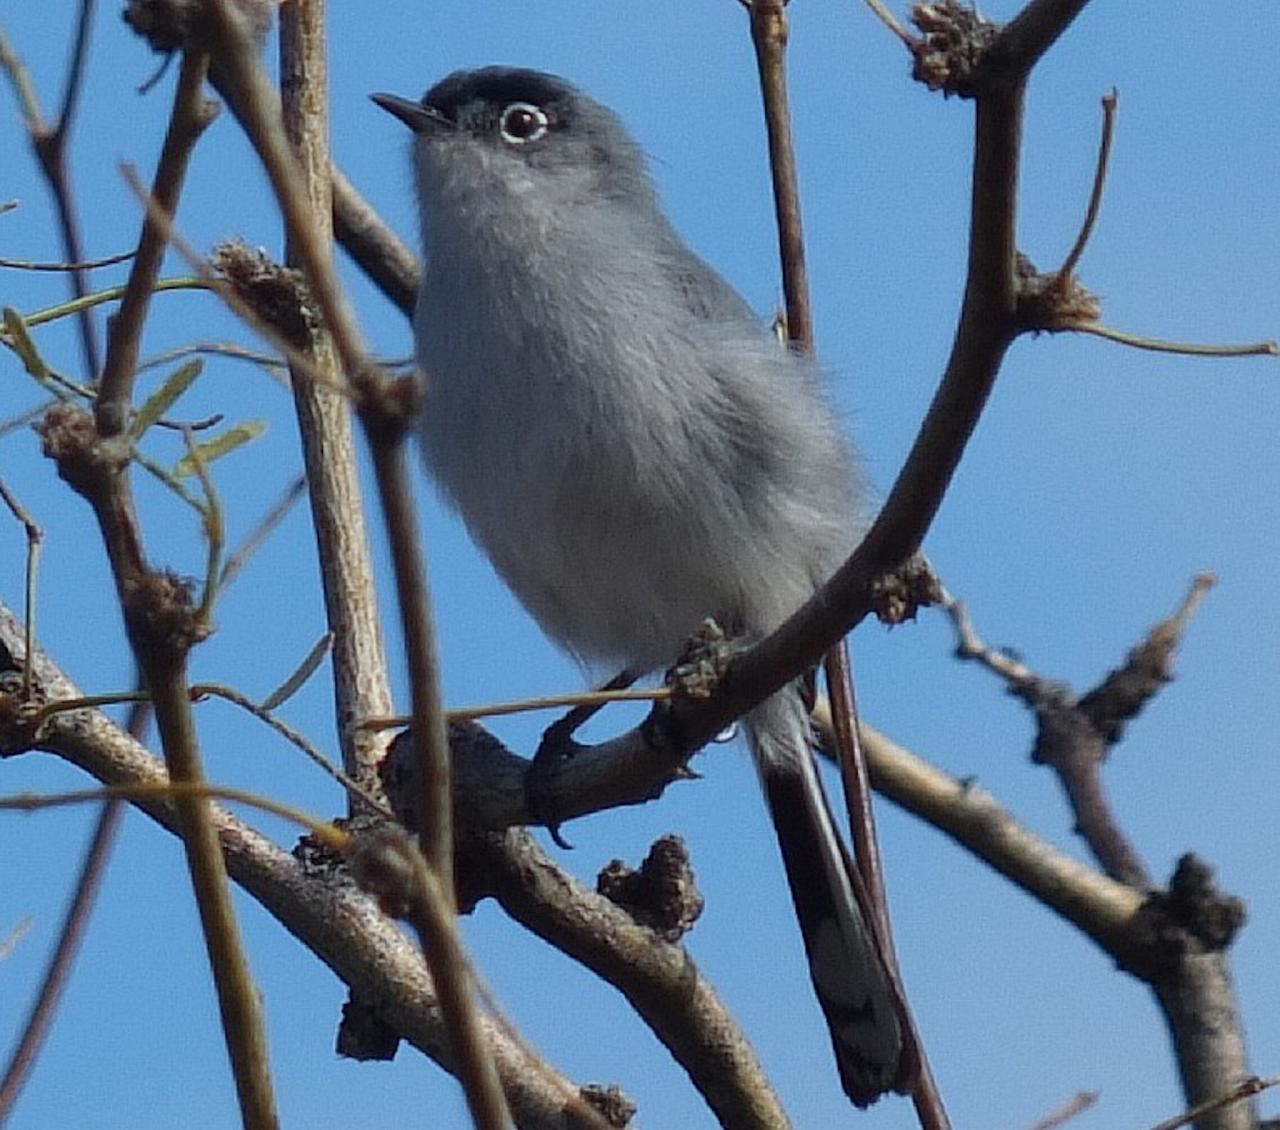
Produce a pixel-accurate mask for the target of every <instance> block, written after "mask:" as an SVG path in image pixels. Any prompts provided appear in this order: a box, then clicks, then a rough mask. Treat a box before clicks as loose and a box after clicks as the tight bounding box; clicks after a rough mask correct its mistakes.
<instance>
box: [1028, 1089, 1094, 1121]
mask: <svg viewBox="0 0 1280 1130" xmlns="http://www.w3.org/2000/svg"><path fill="white" fill-rule="evenodd" d="M1097 1101H1098V1092H1097V1091H1081V1092H1080V1093H1079V1094H1078V1095H1076V1096H1075V1098H1073V1099H1071V1100H1070V1101H1069V1102H1066V1103H1064V1104H1063V1105H1062V1106H1060V1107H1059V1108H1058V1109H1057V1110H1055V1111H1053V1112H1051V1113H1050V1114H1047V1115H1045V1116H1044V1118H1042V1119H1040V1121H1039V1122H1037V1123H1036V1124H1035V1125H1034V1126H1032V1127H1030V1128H1029V1130H1058V1127H1059V1126H1063V1125H1065V1124H1066V1123H1068V1122H1070V1121H1071V1120H1072V1119H1073V1118H1075V1116H1076V1115H1077V1114H1083V1113H1084V1112H1085V1111H1086V1110H1088V1109H1089V1108H1090V1107H1091V1106H1093V1105H1094V1104H1095V1103H1096V1102H1097Z"/></svg>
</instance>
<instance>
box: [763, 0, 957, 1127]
mask: <svg viewBox="0 0 1280 1130" xmlns="http://www.w3.org/2000/svg"><path fill="white" fill-rule="evenodd" d="M748 11H749V13H750V17H751V41H752V44H753V45H754V47H755V52H756V63H757V68H758V70H759V74H760V89H761V93H762V95H763V99H764V115H765V127H766V132H767V135H768V140H769V168H770V172H771V174H772V180H773V198H774V208H775V212H776V217H777V224H778V253H779V258H780V260H781V266H782V289H783V294H784V295H785V297H786V311H787V336H788V339H789V341H790V343H791V345H792V347H793V348H797V349H800V350H802V351H804V352H807V353H812V352H813V349H814V342H813V317H812V312H811V310H810V298H809V280H808V271H807V269H806V266H805V247H804V231H803V227H802V223H801V213H800V188H799V178H798V175H797V173H796V162H795V150H794V147H793V145H792V138H791V112H790V109H789V107H788V103H787V82H786V46H787V36H788V28H787V17H786V9H785V3H784V0H751V3H750V4H748ZM824 666H825V669H826V676H827V684H828V686H829V687H830V688H831V701H832V705H833V708H834V715H835V718H836V720H837V725H836V727H835V738H836V741H835V749H836V750H837V751H838V754H839V764H840V768H841V773H842V776H843V780H844V794H845V806H846V811H847V813H848V819H849V828H850V832H851V835H852V839H853V847H854V859H855V860H856V861H857V865H858V869H859V872H860V873H861V875H862V879H863V883H864V885H865V888H866V892H867V899H868V902H869V904H870V905H869V907H868V911H869V916H870V918H871V919H872V927H873V930H874V931H875V934H876V937H877V941H878V943H879V947H880V949H881V951H882V953H883V956H884V960H885V964H886V966H887V968H888V969H889V971H890V975H891V977H892V978H893V980H894V982H895V986H894V987H895V990H896V993H897V997H898V1000H899V1002H900V1005H899V1007H900V1010H901V1013H902V1028H903V1032H904V1046H903V1048H902V1051H901V1067H900V1068H899V1070H898V1072H897V1078H898V1079H899V1080H901V1082H900V1083H899V1089H901V1090H909V1091H910V1093H911V1096H912V1101H913V1102H914V1104H915V1107H916V1112H917V1116H918V1117H919V1119H920V1124H921V1126H922V1127H924V1130H947V1128H948V1127H949V1126H950V1121H949V1119H948V1118H947V1113H946V1108H945V1107H944V1106H943V1103H942V1096H941V1094H940V1093H939V1091H938V1088H937V1083H936V1081H935V1080H934V1077H933V1072H932V1071H931V1069H930V1067H929V1061H928V1057H927V1055H926V1054H925V1050H924V1045H923V1042H922V1041H921V1039H920V1035H919V1031H918V1029H917V1027H916V1024H915V1020H914V1017H913V1016H912V1014H911V1008H910V1004H909V1001H908V997H907V992H906V988H905V986H904V985H903V983H902V976H901V973H900V972H899V968H898V962H897V957H896V955H895V953H894V946H893V927H892V922H891V920H890V915H889V901H888V896H887V895H886V893H885V886H884V868H883V865H882V864H881V861H880V845H879V842H878V840H877V837H876V826H875V813H874V810H873V808H872V804H871V784H870V778H869V776H868V773H867V765H866V760H865V757H864V756H863V752H862V747H861V745H860V744H859V742H858V738H857V706H856V703H855V700H854V689H853V674H852V671H851V669H850V664H849V655H848V651H847V650H846V647H845V643H844V641H843V640H841V641H840V642H838V643H837V644H836V645H835V646H833V647H832V648H830V649H829V650H828V651H827V653H826V656H825V660H824Z"/></svg>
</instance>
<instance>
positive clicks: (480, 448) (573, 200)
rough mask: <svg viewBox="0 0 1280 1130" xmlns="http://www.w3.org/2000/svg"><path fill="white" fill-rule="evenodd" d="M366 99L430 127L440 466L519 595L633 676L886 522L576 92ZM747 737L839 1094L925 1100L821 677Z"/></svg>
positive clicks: (419, 330)
mask: <svg viewBox="0 0 1280 1130" xmlns="http://www.w3.org/2000/svg"><path fill="white" fill-rule="evenodd" d="M372 98H373V100H374V101H375V102H376V103H377V104H378V105H379V106H381V107H382V108H384V109H385V110H387V111H389V112H390V113H392V114H393V115H395V116H396V117H397V118H399V119H400V120H401V121H402V122H404V123H405V124H406V125H408V126H409V128H410V129H411V130H412V131H413V134H414V139H413V145H412V161H411V164H412V172H413V179H414V184H415V188H416V193H417V200H418V210H419V218H420V224H421V237H422V246H423V256H424V266H423V273H422V280H421V285H420V288H419V292H418V298H417V304H416V307H415V313H414V331H415V344H416V355H417V362H418V366H419V368H420V369H421V371H422V373H423V376H424V378H425V383H426V396H425V408H424V411H423V414H422V419H421V425H420V436H421V446H422V450H423V457H424V460H425V464H426V467H427V470H428V472H429V474H430V476H431V477H432V478H433V479H434V481H435V483H436V485H437V487H438V488H439V490H440V492H441V493H442V495H443V497H444V499H445V500H446V502H447V503H448V504H449V505H450V506H452V508H454V509H455V510H456V511H457V513H458V514H459V515H460V516H461V518H462V521H463V522H464V523H465V525H466V527H467V529H468V531H469V533H470V535H471V537H472V538H473V539H474V541H475V542H476V543H477V544H478V545H479V547H480V548H481V549H482V550H483V552H484V553H485V554H486V555H487V556H488V558H489V560H490V561H491V562H492V564H493V565H494V567H495V569H496V570H497V572H498V574H499V575H500V576H501V577H502V579H503V580H504V581H505V583H506V584H507V585H508V586H509V587H510V589H511V590H512V592H513V593H514V594H515V595H516V597H517V598H518V599H519V601H520V602H521V604H522V605H523V606H524V608H525V609H526V610H527V611H528V612H529V614H530V615H531V616H532V617H533V619H534V620H535V621H536V622H537V623H538V625H539V626H540V627H541V629H542V630H543V632H545V634H546V635H547V636H548V637H549V638H550V639H551V640H553V641H555V642H556V643H557V644H559V645H560V646H561V647H563V648H564V649H565V650H566V651H568V652H569V653H570V654H572V655H573V656H575V657H576V658H577V659H579V660H580V661H582V662H583V663H584V664H587V665H600V666H606V667H610V668H611V669H612V670H625V671H628V672H632V673H639V672H648V671H653V670H658V669H661V668H662V667H664V666H666V665H669V664H670V663H671V662H672V661H673V660H674V659H675V658H676V656H677V655H678V654H679V653H680V651H681V648H682V646H683V644H684V642H685V641H686V640H687V639H688V638H689V637H690V636H691V635H692V634H693V632H694V631H695V629H697V627H698V626H699V625H700V624H701V623H702V622H703V621H704V620H705V619H707V618H711V619H713V620H714V621H715V622H716V623H717V624H718V625H719V626H720V627H721V628H722V629H724V631H725V632H726V633H728V634H729V635H730V636H731V637H734V638H737V639H741V640H744V641H747V642H750V641H752V640H756V639H759V638H762V637H764V636H765V635H767V634H768V633H769V632H771V631H772V630H773V629H775V628H776V627H778V626H779V625H780V624H781V623H782V622H783V621H784V620H785V619H786V618H787V617H788V616H789V615H790V614H791V613H792V612H794V611H795V610H796V609H797V608H799V607H800V605H801V604H803V603H804V602H805V600H806V599H808V598H809V597H810V596H811V595H812V594H813V593H814V592H815V591H816V589H817V588H818V587H819V586H820V585H821V584H822V583H823V582H824V581H825V580H827V578H828V577H829V576H830V575H831V574H832V573H833V572H835V570H836V568H837V567H838V566H839V565H840V564H841V563H842V562H843V561H844V560H845V558H846V557H847V556H848V554H849V553H850V552H851V551H852V549H853V547H854V546H855V544H856V542H857V540H858V537H859V534H860V531H861V529H862V528H863V526H864V524H865V521H864V517H863V515H862V512H861V508H862V507H863V506H864V505H865V496H866V490H865V486H864V484H863V480H862V477H861V473H860V471H859V468H858V464H857V461H856V459H855V457H854V454H853V451H852V449H851V447H850V444H849V443H848V441H847V440H846V438H845V437H844V435H843V432H842V429H841V427H840V425H839V422H838V420H837V418H836V415H835V413H834V411H833V409H832V407H831V405H830V403H829V400H828V398H827V393H826V391H825V388H824V378H823V374H822V373H821V371H820V369H819V368H818V366H817V364H816V363H815V362H814V361H813V360H812V359H811V358H810V357H808V356H807V355H805V354H804V353H802V352H800V351H798V350H796V349H794V348H788V347H787V346H785V345H784V344H782V343H781V342H780V341H779V340H778V338H777V336H776V335H775V334H773V333H771V332H770V330H769V329H768V328H766V326H765V325H764V324H763V323H762V321H761V320H760V319H759V318H758V317H757V316H756V314H755V313H754V312H753V311H752V310H751V308H750V307H749V306H748V304H747V303H746V302H745V301H744V300H743V299H742V298H741V297H740V296H739V295H738V293H737V292H736V291H735V290H734V289H733V288H732V287H731V286H730V285H729V283H727V282H726V281H725V280H724V279H723V278H722V277H721V276H720V275H719V274H718V273H717V272H716V271H715V270H714V269H713V268H712V267H711V266H709V265H708V264H707V263H706V262H704V261H703V260H702V259H701V258H700V257H699V256H698V255H697V254H695V253H694V252H693V251H692V250H691V249H690V248H689V247H688V246H687V245H686V244H685V242H684V241H683V240H682V239H681V237H680V236H679V234H678V233H677V232H676V230H675V229H674V227H673V226H672V224H671V223H670V221H669V220H668V218H667V216H666V213H665V212H664V210H663V208H662V205H661V202H660V201H659V198H658V195H657V192H656V189H655V186H654V184H653V181H652V179H651V176H650V173H649V171H648V166H647V162H646V159H645V156H644V153H643V151H642V149H641V148H640V146H639V145H638V143H637V142H636V141H635V140H634V139H633V138H632V136H631V134H630V133H629V132H628V130H627V128H626V126H625V125H624V124H623V122H622V121H621V119H620V118H619V117H618V116H617V115H616V114H615V113H614V112H613V111H612V110H610V109H609V108H608V107H606V106H604V105H603V104H601V103H600V102H597V101H596V100H595V99H593V98H592V97H590V96H589V95H588V94H586V93H584V92H583V91H582V90H580V89H578V88H577V87H576V86H574V85H573V84H572V83H570V82H569V81H567V80H565V79H563V78H560V77H558V76H555V75H551V74H546V73H544V72H540V71H535V70H529V69H525V68H517V67H505V66H490V67H483V68H480V69H474V70H462V71H456V72H454V73H452V74H450V75H448V76H446V77H445V78H443V79H442V80H440V81H439V82H437V83H436V84H435V85H433V86H432V87H431V88H430V89H429V90H427V92H426V93H425V94H424V95H423V96H422V98H421V99H420V100H418V101H413V100H410V99H406V98H402V97H399V96H396V95H392V94H375V95H372ZM743 722H744V728H745V731H746V736H747V744H748V746H749V748H750V750H751V753H752V756H753V760H754V763H755V766H756V770H757V775H758V778H759V781H760V784H761V788H762V791H763V794H764V799H765V803H766V808H767V810H768V813H769V815H770V817H771V819H772V824H773V828H774V831H775V833H776V836H777V840H778V844H779V847H780V849H781V854H782V861H783V865H784V870H785V873H786V876H787V881H788V884H789V887H790V892H791V898H792V903H793V905H794V908H795V912H796V916H797V919H798V922H799V926H800V932H801V936H802V939H803V943H804V949H805V953H806V955H807V959H808V965H809V972H810V976H811V980H812V983H813V988H814V991H815V994H816V996H817V1000H818V1003H819V1005H820V1007H821V1010H822V1013H823V1015H824V1017H825V1019H826V1023H827V1026H828V1029H829V1031H830V1036H831V1043H832V1047H833V1050H834V1053H835V1061H836V1066H837V1071H838V1074H839V1077H840V1080H841V1083H842V1086H843V1089H844V1091H845V1093H846V1094H847V1095H848V1097H849V1098H850V1100H851V1101H852V1102H853V1103H855V1104H856V1105H858V1106H866V1105H868V1104H870V1103H871V1102H874V1101H875V1100H876V1099H877V1098H878V1097H879V1096H880V1095H881V1094H883V1093H886V1092H889V1091H894V1090H896V1091H899V1092H904V1093H905V1092H906V1091H907V1090H909V1089H910V1087H911V1085H912V1080H911V1075H912V1066H911V1056H910V1052H909V1050H908V1048H909V1041H908V1038H907V1026H906V1020H905V1016H904V1013H903V1008H902V1005H901V998H900V996H899V995H898V990H897V989H896V987H895V983H894V981H893V979H892V977H891V975H890V973H889V970H888V967H887V963H886V960H885V957H884V955H883V953H882V950H881V947H880V945H879V944H878V941H877V937H876V934H875V932H874V928H873V926H872V922H871V912H870V910H869V909H868V907H867V904H866V897H865V894H864V893H863V891H862V886H861V882H860V879H859V876H858V874H857V871H856V868H855V866H854V865H853V863H852V861H851V859H850V856H849V853H848V851H847V849H846V848H845V846H844V843H843V841H842V840H841V838H840V835H839V833H838V831H837V828H836V823H835V820H834V818H833V816H832V811H831V806H830V804H829V802H828V800H827V798H826V796H825V793H824V791H823V788H822V785H821V782H820V780H819V777H818V773H817V768H816V765H815V761H814V746H815V738H814V734H813V730H812V727H811V723H810V720H809V712H808V707H807V705H806V699H805V695H804V692H803V688H802V687H801V685H800V683H799V681H797V682H795V683H792V684H790V685H788V686H786V687H784V688H783V689H782V690H779V691H777V692H775V693H774V694H773V695H771V696H770V697H769V698H767V699H765V700H764V701H763V702H762V703H760V704H759V705H758V706H756V707H755V708H753V709H752V710H750V711H749V712H748V713H747V714H746V715H745V717H744V719H743Z"/></svg>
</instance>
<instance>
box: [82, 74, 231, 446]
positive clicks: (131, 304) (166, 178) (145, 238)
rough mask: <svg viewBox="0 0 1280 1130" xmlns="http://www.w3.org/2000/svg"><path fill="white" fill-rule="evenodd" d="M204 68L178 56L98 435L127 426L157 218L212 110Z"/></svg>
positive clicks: (151, 280) (174, 196)
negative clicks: (169, 108)
mask: <svg viewBox="0 0 1280 1130" xmlns="http://www.w3.org/2000/svg"><path fill="white" fill-rule="evenodd" d="M207 68H208V57H207V56H205V55H198V54H194V55H193V54H188V55H184V56H183V57H182V69H181V71H180V73H179V76H178V88H177V91H176V92H175V94H174V99H173V111H172V113H171V114H170V116H169V126H168V128H167V129H166V131H165V138H164V145H163V147H162V148H161V150H160V160H159V163H158V164H157V165H156V175H155V180H154V182H153V184H152V188H151V199H152V201H153V202H154V205H153V208H152V209H149V210H148V211H147V212H146V214H145V215H144V216H143V220H142V235H141V236H140V237H139V239H138V249H137V252H136V253H135V256H134V260H133V264H132V266H131V267H130V268H129V281H128V283H127V284H126V287H125V293H124V297H123V298H122V299H121V301H120V309H119V311H118V312H117V314H116V316H115V318H114V319H113V321H112V326H111V333H110V335H109V337H108V340H107V361H106V365H105V367H104V369H103V371H102V380H101V384H100V387H99V392H98V399H97V402H96V404H95V406H94V417H95V420H96V422H97V426H98V434H99V435H101V436H102V437H103V438H109V437H112V436H118V435H120V434H121V433H123V432H124V430H125V429H126V428H127V426H128V423H129V412H130V410H131V409H132V407H133V382H134V377H135V376H136V373H137V366H138V351H139V346H140V343H141V340H142V327H143V323H144V322H145V321H146V317H147V311H148V310H149V309H150V307H151V295H152V292H153V288H154V284H155V280H156V277H157V276H158V275H159V273H160V264H161V262H162V261H163V259H164V251H165V246H166V245H167V242H168V240H167V232H166V226H165V224H164V222H163V220H164V219H171V218H172V217H173V214H174V212H175V211H176V210H177V206H178V196H179V194H180V193H181V191H182V185H183V182H184V181H185V179H186V174H187V165H188V162H189V161H190V159H191V153H192V150H193V149H194V148H195V143H196V142H197V141H198V140H199V139H200V135H201V134H202V133H204V131H205V129H206V128H207V127H208V126H209V124H210V123H211V122H212V121H213V120H214V118H215V117H216V116H217V107H216V106H215V105H214V104H213V103H211V102H209V101H207V100H206V99H205V97H204V94H203V87H204V76H205V71H206V70H207ZM157 212H160V213H161V214H162V216H163V219H162V217H161V216H160V215H157V214H156V213H157Z"/></svg>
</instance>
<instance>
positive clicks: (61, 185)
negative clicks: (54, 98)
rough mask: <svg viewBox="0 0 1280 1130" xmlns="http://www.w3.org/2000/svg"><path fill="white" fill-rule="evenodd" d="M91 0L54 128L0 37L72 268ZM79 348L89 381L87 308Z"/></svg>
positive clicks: (1, 58)
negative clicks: (75, 136) (77, 132)
mask: <svg viewBox="0 0 1280 1130" xmlns="http://www.w3.org/2000/svg"><path fill="white" fill-rule="evenodd" d="M93 9H94V0H81V3H80V14H79V18H78V19H77V21H76V36H75V43H74V45H73V47H72V51H71V61H70V63H69V65H68V67H67V77H66V83H65V85H64V87H63V95H62V109H61V112H60V113H59V115H58V120H57V122H56V124H55V125H54V126H53V127H52V128H50V127H49V126H48V125H47V123H46V122H45V120H44V118H43V115H42V114H41V112H40V105H39V101H38V100H37V98H36V93H35V87H34V86H33V85H32V83H31V80H30V77H29V76H28V75H27V73H26V69H25V68H24V67H23V65H22V62H21V60H20V59H19V58H18V55H17V53H16V52H15V51H14V50H13V48H12V47H11V46H10V44H9V42H8V40H7V39H5V37H4V35H3V33H2V32H0V67H3V68H4V70H5V71H6V72H7V73H8V75H9V77H10V81H11V82H12V83H13V86H14V90H15V92H16V93H17V95H18V101H19V103H20V104H21V106H22V113H23V118H24V120H25V122H26V126H27V133H28V135H29V138H30V141H31V148H32V151H33V152H34V153H35V155H36V159H37V160H38V161H39V163H40V168H41V169H42V170H43V172H44V176H45V180H46V182H47V183H48V185H49V191H50V193H51V195H52V196H53V200H54V207H55V208H56V210H57V213H58V226H59V228H60V230H61V232H62V245H63V248H64V249H65V251H66V257H67V259H68V260H69V261H70V262H72V263H78V262H80V261H81V260H82V259H84V253H83V251H82V249H81V243H80V226H79V223H78V221H77V219H76V209H75V204H74V200H73V194H72V189H71V178H70V175H69V173H68V171H67V160H66V151H67V138H68V137H69V136H70V132H71V126H72V123H73V122H74V120H75V112H76V107H77V106H78V105H79V99H80V91H81V89H82V87H83V80H84V70H85V63H86V61H87V59H88V53H89V51H88V49H89V29H90V27H91V26H92V22H93ZM70 282H71V292H72V294H73V295H74V296H75V297H76V298H82V297H83V296H84V295H85V294H86V293H87V292H88V280H87V279H86V278H85V275H84V271H83V270H80V269H77V268H73V269H72V270H71V272H70ZM77 312H78V313H79V315H80V316H79V326H80V343H81V348H82V350H83V353H84V363H85V371H86V373H87V375H88V377H90V378H92V377H93V376H95V375H96V374H97V372H98V329H97V324H96V323H95V322H94V320H93V315H92V314H91V313H90V312H89V308H88V307H87V306H82V307H79V308H78V311H77Z"/></svg>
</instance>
